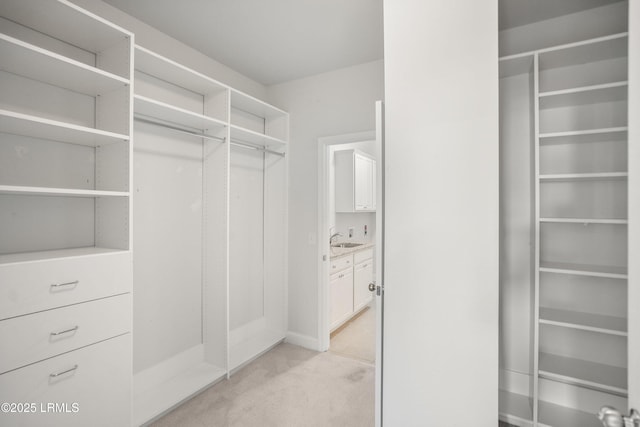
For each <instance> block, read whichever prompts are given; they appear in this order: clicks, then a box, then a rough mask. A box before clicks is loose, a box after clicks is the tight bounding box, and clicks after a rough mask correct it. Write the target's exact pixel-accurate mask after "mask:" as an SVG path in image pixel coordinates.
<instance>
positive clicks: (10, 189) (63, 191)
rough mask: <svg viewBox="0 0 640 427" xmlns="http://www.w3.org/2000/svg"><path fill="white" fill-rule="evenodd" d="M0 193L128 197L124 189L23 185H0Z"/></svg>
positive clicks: (14, 194)
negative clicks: (105, 189) (108, 189)
mask: <svg viewBox="0 0 640 427" xmlns="http://www.w3.org/2000/svg"><path fill="white" fill-rule="evenodd" d="M0 194H2V195H13V196H56V197H129V193H128V192H124V191H100V190H78V189H72V188H48V187H23V186H17V185H0Z"/></svg>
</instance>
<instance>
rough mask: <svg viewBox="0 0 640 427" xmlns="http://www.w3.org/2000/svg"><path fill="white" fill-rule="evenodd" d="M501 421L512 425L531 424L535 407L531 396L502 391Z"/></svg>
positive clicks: (499, 408) (499, 404) (499, 402)
mask: <svg viewBox="0 0 640 427" xmlns="http://www.w3.org/2000/svg"><path fill="white" fill-rule="evenodd" d="M498 413H499V415H500V419H501V420H502V421H505V422H510V423H514V422H515V423H521V422H525V423H526V422H529V423H530V422H531V420H533V405H532V401H531V398H530V397H529V396H524V395H522V394H516V393H510V392H508V391H505V390H500V392H499V398H498Z"/></svg>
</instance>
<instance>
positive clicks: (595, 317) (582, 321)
mask: <svg viewBox="0 0 640 427" xmlns="http://www.w3.org/2000/svg"><path fill="white" fill-rule="evenodd" d="M540 323H542V324H547V325H553V326H562V327H566V328H572V329H581V330H584V331H591V332H599V333H603V334H610V335H617V336H626V335H627V319H625V318H622V317H614V316H605V315H601V314H593V313H583V312H579V311H569V310H559V309H555V308H548V307H540Z"/></svg>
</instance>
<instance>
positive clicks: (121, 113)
mask: <svg viewBox="0 0 640 427" xmlns="http://www.w3.org/2000/svg"><path fill="white" fill-rule="evenodd" d="M69 23H72V24H71V25H70V24H69ZM132 47H133V34H132V33H130V32H128V31H126V30H124V29H122V28H119V27H117V26H115V25H113V24H111V23H109V22H108V21H106V20H104V19H102V18H100V17H97V16H95V15H93V14H91V13H88V12H86V11H84V10H83V9H81V8H79V7H77V6H75V5H74V4H72V3H70V2H68V1H66V0H51V1H39V0H19V1H18V0H15V1H13V0H9V1H3V2H2V3H1V4H0V57H1V58H2V60H1V63H0V301H1V302H0V338H1V339H2V340H3V342H12V343H13V344H12V345H11V346H10V347H11V348H6V349H5V350H4V351H3V357H2V363H0V366H1V369H0V397H2V400H3V401H6V402H27V401H28V402H38V401H42V402H62V401H68V402H78V403H79V405H80V407H81V408H82V410H81V412H79V413H78V414H75V413H73V414H53V415H52V414H46V413H38V414H31V415H32V417H30V418H29V420H31V421H33V422H34V423H40V424H46V423H50V422H54V420H55V422H58V423H59V424H64V425H69V426H71V425H74V426H75V425H78V426H80V425H89V424H91V425H113V424H114V423H115V424H118V425H127V424H130V422H131V417H130V407H131V404H130V400H131V386H130V377H131V338H130V336H131V334H130V332H131V285H132V271H131V270H132V257H131V227H130V218H131V200H130V199H131V174H130V170H131V158H132V156H131V143H130V141H131V138H130V135H131V130H132V121H131V112H132V93H131V87H132V85H131V78H132V73H133V60H132V58H133V57H132V55H133V50H132ZM105 372H108V373H109V374H108V375H105ZM95 384H100V387H96V386H95ZM102 405H108V406H109V407H111V408H112V411H111V414H110V417H109V419H108V420H107V419H104V417H102V415H101V414H102V413H103V409H104V406H102ZM20 415H21V414H7V413H2V414H0V424H3V425H14V424H15V425H18V424H20V423H22V422H23V421H24V420H22V421H20V420H19V417H20ZM20 425H22V424H20Z"/></svg>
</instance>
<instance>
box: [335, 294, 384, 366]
mask: <svg viewBox="0 0 640 427" xmlns="http://www.w3.org/2000/svg"><path fill="white" fill-rule="evenodd" d="M329 351H330V352H332V353H336V354H340V355H343V356H345V357H351V358H354V359H358V360H362V361H364V362H367V363H375V360H376V309H375V304H372V305H371V306H370V307H369V308H368V309H365V310H364V311H362V312H361V313H360V314H359V315H358V316H357V317H356V318H355V319H352V320H350V321H349V322H348V323H347V324H345V325H344V326H342V327H341V328H340V329H338V330H337V331H335V332H334V333H333V334H332V337H331V344H330V347H329Z"/></svg>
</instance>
